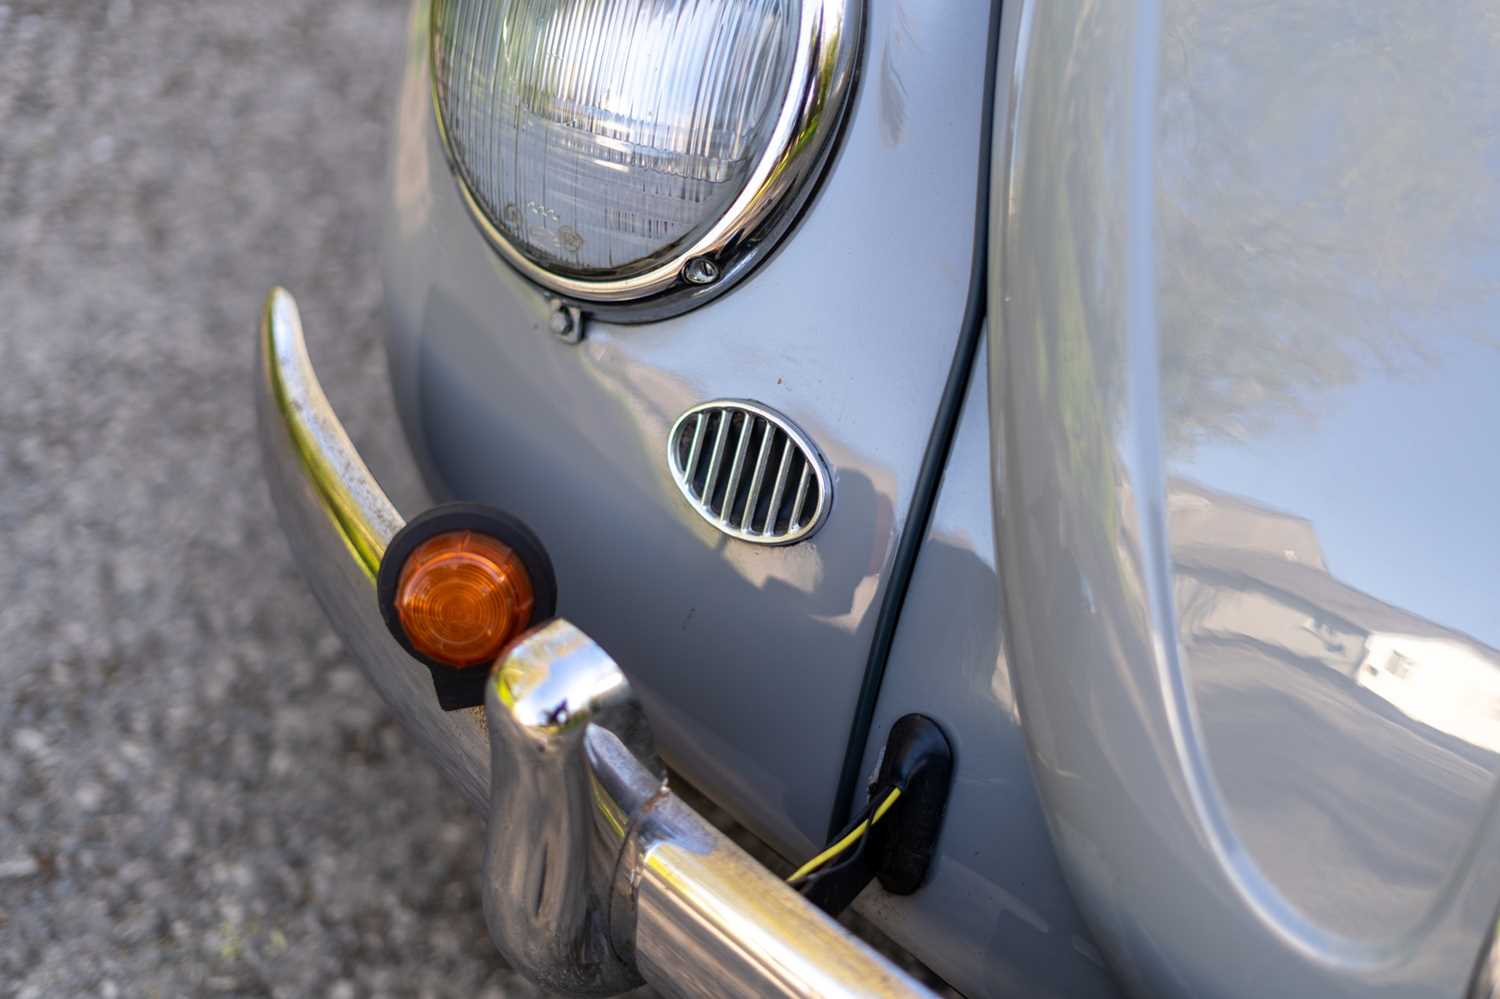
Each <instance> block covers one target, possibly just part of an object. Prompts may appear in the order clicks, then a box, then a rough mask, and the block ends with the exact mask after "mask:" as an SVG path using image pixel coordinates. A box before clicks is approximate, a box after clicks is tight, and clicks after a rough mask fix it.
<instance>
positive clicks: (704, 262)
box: [682, 257, 719, 284]
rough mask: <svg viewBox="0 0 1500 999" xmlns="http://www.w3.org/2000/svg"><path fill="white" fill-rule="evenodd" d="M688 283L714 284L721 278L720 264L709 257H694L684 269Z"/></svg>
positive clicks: (683, 274) (683, 273)
mask: <svg viewBox="0 0 1500 999" xmlns="http://www.w3.org/2000/svg"><path fill="white" fill-rule="evenodd" d="M682 276H683V277H684V278H686V279H687V282H688V284H713V283H714V282H715V281H717V280H719V265H718V264H716V263H714V262H713V261H712V260H710V259H708V258H707V257H694V258H693V259H692V260H689V261H688V262H687V266H686V267H684V268H683V269H682Z"/></svg>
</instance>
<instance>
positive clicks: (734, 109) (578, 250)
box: [431, 0, 863, 304]
mask: <svg viewBox="0 0 1500 999" xmlns="http://www.w3.org/2000/svg"><path fill="white" fill-rule="evenodd" d="M862 5H863V0H432V24H431V41H432V51H431V57H432V73H433V94H434V104H435V107H436V112H437V120H438V126H439V131H440V133H441V135H442V137H443V144H444V148H445V149H446V151H447V153H448V158H449V162H450V164H451V165H452V167H453V172H454V174H455V176H456V177H457V179H458V182H459V188H460V190H461V192H462V193H463V196H464V198H465V200H466V201H467V202H468V205H469V208H470V210H471V212H472V213H473V214H474V216H475V219H476V221H477V222H478V223H479V225H480V227H481V229H482V230H483V231H484V233H485V235H486V236H487V237H488V238H489V240H490V242H491V243H493V244H494V245H495V247H496V248H497V249H498V250H499V251H500V252H501V253H502V254H504V255H505V257H506V258H507V259H509V260H510V262H511V263H512V264H514V265H515V266H516V267H517V268H519V269H520V270H521V271H522V272H523V273H525V274H526V275H527V276H528V277H530V278H531V279H532V280H534V281H536V282H537V283H539V284H541V285H543V286H545V287H547V288H549V289H551V290H553V291H556V292H558V293H560V294H562V295H564V296H568V297H572V298H576V299H580V300H585V301H590V302H624V301H630V300H635V299H641V298H646V297H649V296H661V295H664V294H668V295H670V294H671V293H673V292H674V291H675V292H676V293H678V296H679V297H681V298H682V299H684V300H687V304H692V302H693V301H697V300H701V299H702V298H703V297H706V294H708V293H710V292H713V291H717V290H721V289H722V288H723V287H725V286H727V285H728V284H729V283H731V281H732V280H733V279H734V278H736V277H738V276H739V275H740V274H742V273H744V272H745V271H746V270H748V268H749V267H750V266H751V265H752V264H753V262H754V261H755V260H756V259H757V258H758V257H759V256H760V255H761V254H762V253H763V252H764V250H765V249H767V248H768V246H769V244H770V243H771V242H772V240H773V239H774V237H775V236H777V235H779V234H780V232H781V231H782V230H783V229H785V227H786V226H787V225H788V224H789V223H790V221H791V218H792V216H793V215H794V214H795V212H796V210H797V208H798V207H799V206H800V205H801V203H802V202H803V201H804V200H805V199H806V197H807V195H808V193H809V191H810V189H811V188H812V186H813V181H814V179H815V177H816V174H817V171H818V169H819V168H820V167H821V165H822V163H823V161H824V160H825V159H826V158H827V154H828V152H829V149H830V148H831V146H832V144H833V143H832V138H833V135H834V133H835V132H836V131H837V127H838V123H839V119H840V118H841V117H842V114H843V110H844V105H845V104H846V103H847V100H848V96H849V93H850V91H851V89H852V80H853V76H854V67H855V52H856V50H857V49H858V42H859V35H860V30H861V20H862Z"/></svg>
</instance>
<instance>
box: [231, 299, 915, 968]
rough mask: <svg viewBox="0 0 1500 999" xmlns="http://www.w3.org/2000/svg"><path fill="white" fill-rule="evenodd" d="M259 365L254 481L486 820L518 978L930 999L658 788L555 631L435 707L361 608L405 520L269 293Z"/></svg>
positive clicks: (593, 658) (341, 619) (637, 726)
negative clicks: (482, 686) (464, 697)
mask: <svg viewBox="0 0 1500 999" xmlns="http://www.w3.org/2000/svg"><path fill="white" fill-rule="evenodd" d="M258 367H259V372H258V377H257V391H256V396H257V400H256V405H257V409H258V413H259V423H260V437H261V450H262V456H263V462H264V465H265V474H266V477H267V479H268V480H269V482H270V488H271V494H272V497H273V498H274V500H275V502H276V506H277V509H278V510H279V512H280V515H281V523H282V526H283V528H284V529H285V531H286V533H287V537H288V540H289V541H290V542H291V547H292V551H293V553H294V555H295V556H296V559H297V561H298V563H299V564H300V565H301V568H302V571H303V573H304V575H305V576H306V577H307V580H308V582H309V584H310V585H311V587H312V590H313V592H314V594H316V596H317V598H318V601H319V602H320V603H321V604H322V606H323V609H324V611H325V612H326V613H327V615H328V617H329V619H330V620H331V621H332V622H333V625H334V627H335V628H336V629H337V631H338V633H339V635H340V637H341V638H342V639H343V641H344V643H345V645H346V647H347V648H348V649H349V650H350V652H351V653H353V655H354V657H355V658H356V659H357V660H358V661H359V664H360V666H361V667H362V668H363V669H364V671H365V674H366V675H367V676H368V677H369V679H370V682H371V683H373V684H374V685H375V688H376V689H377V690H379V691H380V694H381V696H382V697H383V698H384V699H385V701H386V703H387V704H388V705H390V707H391V709H392V710H393V711H394V712H395V713H396V715H397V717H398V718H399V719H400V721H401V724H402V725H403V726H404V727H405V729H406V730H407V732H408V733H410V734H411V735H412V736H413V737H414V738H415V739H416V740H417V742H418V743H420V744H421V745H422V747H423V748H424V749H425V750H426V751H427V752H428V754H429V755H430V756H431V757H432V758H433V759H434V760H436V761H437V764H438V766H439V767H440V768H441V769H442V771H443V772H444V773H445V774H447V775H448V776H449V777H450V778H451V779H452V780H453V781H454V783H455V784H456V785H457V786H458V788H459V790H461V791H462V792H463V794H464V795H465V796H466V797H467V798H468V799H469V800H470V802H472V803H473V804H474V806H475V807H476V808H478V809H480V810H481V811H482V812H483V813H484V814H485V815H486V816H487V830H486V848H485V866H484V874H483V892H484V910H485V919H486V921H487V922H488V924H489V928H490V937H491V939H492V940H493V941H494V943H495V945H496V946H497V947H498V948H499V949H500V951H501V952H502V953H503V954H504V955H505V956H506V957H507V959H509V960H510V961H511V963H512V964H513V965H515V966H516V967H517V968H518V969H520V970H521V971H523V972H525V973H526V974H527V975H529V976H530V977H531V978H533V979H535V980H536V981H538V982H540V983H542V984H545V985H547V986H549V987H552V988H555V989H559V990H562V991H567V992H571V993H574V994H579V995H607V994H612V993H616V992H620V991H624V990H626V989H629V988H631V987H633V986H634V985H637V984H639V983H640V982H641V981H642V979H644V980H645V981H648V982H650V983H651V984H652V985H653V986H655V987H656V988H657V989H658V990H660V991H662V992H664V993H667V994H672V995H683V996H707V995H713V996H770V995H787V996H856V995H860V996H865V995H868V996H925V995H930V993H928V992H927V991H926V990H925V989H923V988H922V986H920V985H919V984H918V983H916V982H915V981H913V980H912V979H911V978H910V977H908V976H907V975H905V974H904V973H903V972H901V971H900V970H899V969H897V968H896V967H895V966H893V965H892V964H891V963H890V962H889V961H887V960H886V959H885V958H883V957H881V956H880V955H879V954H877V953H876V952H875V951H873V950H871V949H870V948H869V947H868V946H867V945H866V944H864V943H863V942H862V941H860V940H859V939H858V938H856V937H854V936H853V935H851V934H850V933H848V932H847V931H846V930H844V929H843V927H841V926H839V925H838V924H837V923H835V922H834V921H833V920H831V919H829V918H828V917H827V916H826V915H824V914H823V913H822V912H821V911H819V910H818V909H817V908H815V907H814V906H812V905H811V904H810V903H808V902H807V901H806V900H805V899H803V898H802V897H801V896H800V895H798V894H797V893H796V892H794V891H792V890H791V889H790V888H788V887H787V886H786V885H785V884H784V883H783V882H782V881H781V880H780V879H779V878H777V877H775V876H774V875H773V874H772V873H771V872H770V871H768V870H766V869H765V868H764V867H762V866H760V865H759V864H758V863H756V862H755V861H754V860H752V859H751V858H750V856H749V855H747V854H746V853H745V852H744V851H743V850H741V849H740V848H739V847H737V846H735V845H734V844H733V843H732V842H730V841H729V840H728V839H727V838H726V837H725V836H724V835H723V834H722V833H720V832H719V831H718V830H717V829H715V828H714V827H713V826H711V825H709V824H708V823H707V822H706V821H704V820H703V819H702V818H701V817H700V816H699V815H698V814H697V813H695V812H694V811H693V810H692V809H691V808H689V807H688V806H687V805H685V804H684V803H683V802H682V801H681V799H679V798H678V797H677V796H676V795H674V794H672V793H671V792H670V791H669V790H668V789H667V786H666V782H665V780H663V779H662V778H661V777H660V776H659V774H660V768H659V766H657V764H656V762H655V758H654V753H653V751H652V749H651V740H650V732H649V730H648V728H647V726H646V721H645V717H644V716H643V715H642V713H641V711H640V708H639V706H638V705H637V703H636V701H635V699H634V698H633V697H632V696H631V693H630V688H629V684H628V682H627V681H626V679H625V676H624V674H623V673H622V672H621V671H620V668H619V667H618V666H617V665H616V664H615V663H614V661H613V660H611V659H610V658H609V656H608V655H607V654H606V653H605V652H604V651H603V650H602V649H600V648H599V646H598V645H596V644H595V643H594V642H592V641H591V640H590V639H589V638H588V637H587V636H586V635H584V634H583V633H582V632H581V631H579V630H578V629H577V628H575V627H574V626H572V625H571V624H568V623H567V622H566V621H563V620H555V621H552V622H550V623H548V624H546V625H544V626H542V627H540V628H538V629H537V630H535V631H533V632H532V633H531V634H530V635H528V636H527V637H526V638H525V639H523V640H522V641H521V642H520V643H519V644H518V645H517V646H516V647H515V648H514V649H512V650H511V651H510V652H509V653H507V654H506V656H505V657H504V658H503V659H502V660H501V661H500V662H499V663H497V664H496V666H495V668H494V670H493V672H492V673H491V678H490V680H491V682H490V683H489V684H488V685H487V694H486V705H485V707H484V708H473V709H470V710H467V711H456V712H444V711H443V710H441V709H440V708H439V707H438V704H437V700H436V698H435V697H434V695H433V690H432V682H431V679H430V677H429V676H428V673H427V670H426V668H425V667H423V666H422V665H421V664H420V663H418V662H416V661H415V660H413V659H412V658H411V657H409V656H408V655H407V654H406V653H405V652H404V651H403V650H402V649H401V647H400V646H399V645H398V644H396V642H395V640H394V639H393V638H392V637H391V636H390V633H389V632H388V631H387V630H386V627H385V624H384V622H383V621H382V620H381V616H380V612H379V609H378V608H377V605H376V601H375V592H374V579H375V573H376V571H377V569H378V568H379V565H380V559H381V556H382V555H383V554H384V552H385V548H386V545H387V543H388V542H389V541H390V539H391V538H392V537H393V536H394V535H395V533H396V532H397V531H398V530H400V529H401V527H402V526H403V523H404V521H403V520H402V517H401V515H400V514H399V513H398V512H397V511H396V509H395V507H394V506H392V505H391V502H390V500H389V499H387V498H386V495H385V493H384V492H383V491H382V490H381V488H380V485H379V483H377V482H376V481H375V478H374V477H373V476H372V475H371V474H370V470H369V469H368V468H366V467H365V464H364V462H363V461H361V460H360V457H359V454H358V452H356V451H355V449H354V446H353V445H352V444H351V443H350V441H349V437H348V435H347V434H345V433H344V429H343V427H342V426H341V425H340V424H339V421H338V418H337V417H336V416H335V415H334V413H333V410H332V408H331V407H330V406H329V404H328V400H327V398H326V397H325V396H324V395H323V390H322V388H321V387H320V386H319V385H318V380H317V376H316V374H315V373H314V372H313V368H312V362H311V361H310V360H309V358H308V355H307V349H306V347H305V345H304V343H303V339H302V325H301V320H300V319H299V317H298V314H297V306H296V303H295V302H294V301H293V300H292V297H291V296H290V295H289V294H287V293H286V292H285V291H282V290H281V289H275V290H273V291H272V292H271V294H270V296H269V297H268V298H267V300H266V305H265V309H264V312H263V314H262V317H261V324H260V347H259V365H258Z"/></svg>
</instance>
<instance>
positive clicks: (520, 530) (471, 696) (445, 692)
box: [375, 503, 557, 711]
mask: <svg viewBox="0 0 1500 999" xmlns="http://www.w3.org/2000/svg"><path fill="white" fill-rule="evenodd" d="M449 531H477V532H478V533H480V534H488V535H489V536H490V537H492V538H494V539H495V540H497V541H499V542H501V543H502V544H504V545H506V546H507V547H508V548H510V550H511V551H513V552H515V553H516V557H518V558H519V559H520V560H521V564H522V565H524V566H525V567H526V574H527V575H528V576H530V577H531V592H532V611H531V620H530V621H528V622H527V626H528V627H530V626H531V625H534V624H537V623H539V622H541V621H545V620H547V619H548V618H550V617H552V616H553V615H554V614H556V613H557V576H556V575H555V574H554V573H553V571H552V560H551V559H550V558H548V557H547V550H546V549H545V548H543V547H542V543H541V541H540V540H539V539H538V538H537V536H536V535H535V534H533V533H532V531H531V529H530V528H529V527H527V526H526V525H525V524H523V523H522V522H521V521H520V520H519V519H517V518H516V517H513V516H511V515H510V514H508V513H504V512H502V511H500V510H496V509H495V508H493V507H488V506H484V505H482V504H479V503H444V504H443V505H441V506H435V507H433V508H432V509H431V510H428V511H426V512H425V513H422V514H419V515H418V516H416V517H413V518H412V519H411V520H409V521H407V523H406V526H405V527H403V528H402V529H401V530H399V531H397V532H396V536H395V537H394V538H392V539H391V543H390V544H389V545H387V546H386V549H385V555H384V556H382V557H381V559H380V572H379V574H378V575H377V576H376V578H375V598H376V599H377V600H379V601H380V616H381V617H382V618H384V619H385V626H386V627H387V628H389V629H390V632H391V635H392V636H394V637H395V639H396V641H397V642H399V643H400V645H401V647H402V648H403V649H405V650H406V651H407V653H408V654H410V655H411V657H412V658H413V659H416V660H417V661H418V662H420V663H422V664H423V665H424V666H426V667H427V669H428V671H429V672H431V673H432V688H433V690H434V691H435V692H436V694H437V699H438V705H439V706H440V707H441V708H442V709H443V710H444V711H457V710H458V709H460V708H472V707H474V706H476V705H479V704H483V703H484V683H485V680H486V679H487V678H488V677H489V674H490V671H489V667H488V666H485V665H483V664H480V665H476V666H470V667H467V668H464V669H459V668H456V667H453V666H448V665H445V664H443V663H440V662H438V661H437V660H435V659H430V658H428V657H427V656H424V655H422V653H420V652H418V651H417V650H416V649H414V648H412V644H411V641H410V640H409V639H408V638H407V637H406V632H405V631H404V630H403V629H402V627H401V617H400V615H398V614H397V613H396V584H397V583H398V582H400V580H401V569H402V567H403V566H405V565H406V560H407V559H408V558H409V557H410V556H411V553H412V552H413V551H415V550H416V547H417V546H418V545H420V544H421V543H422V542H424V541H426V540H427V539H429V538H432V537H435V536H437V535H439V534H446V533H448V532H449Z"/></svg>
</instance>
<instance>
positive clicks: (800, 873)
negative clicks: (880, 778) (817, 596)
mask: <svg viewBox="0 0 1500 999" xmlns="http://www.w3.org/2000/svg"><path fill="white" fill-rule="evenodd" d="M899 797H901V789H900V788H899V787H893V788H891V793H890V794H888V795H886V798H885V800H884V801H882V802H881V803H880V807H879V808H877V809H875V814H874V815H872V816H871V817H870V818H868V819H865V820H864V821H863V822H861V823H860V824H859V825H857V826H855V827H854V828H853V829H851V830H849V832H848V834H847V835H845V836H844V838H843V839H841V840H839V841H838V842H837V843H835V844H833V845H832V846H830V847H829V848H828V849H826V850H824V851H823V852H822V853H820V854H818V855H817V856H816V857H814V858H813V859H811V860H809V861H808V862H807V863H805V864H803V865H802V866H801V867H799V868H797V870H796V871H795V872H794V873H793V874H792V876H791V877H789V878H787V879H786V881H787V884H796V883H797V882H798V881H801V880H802V879H803V878H805V877H807V876H808V875H809V874H811V873H812V872H813V871H816V870H817V869H818V868H820V867H822V866H823V865H824V864H826V863H828V861H829V860H831V859H833V858H834V857H837V856H838V855H839V854H841V853H843V852H844V851H845V850H847V849H849V847H850V845H851V844H853V843H854V842H856V841H857V840H858V839H859V838H860V837H861V836H863V835H864V834H865V831H866V830H868V829H869V828H870V825H871V824H872V823H875V822H879V821H880V817H881V816H882V815H884V814H885V813H886V812H888V811H890V808H891V806H892V805H894V804H895V803H896V799H897V798H899Z"/></svg>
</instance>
